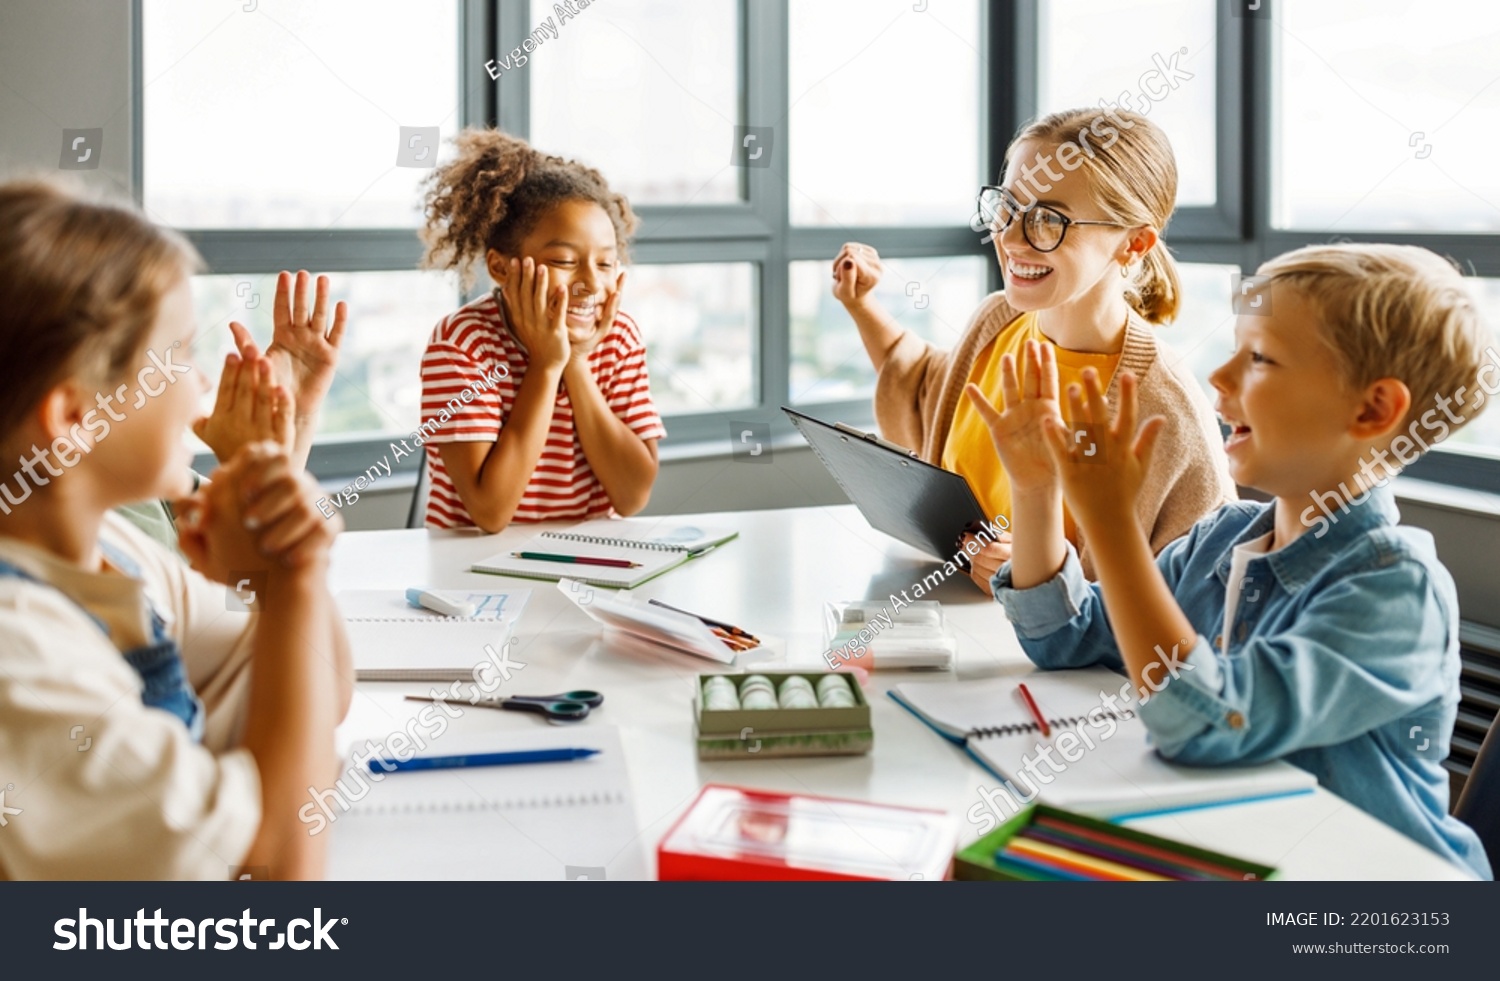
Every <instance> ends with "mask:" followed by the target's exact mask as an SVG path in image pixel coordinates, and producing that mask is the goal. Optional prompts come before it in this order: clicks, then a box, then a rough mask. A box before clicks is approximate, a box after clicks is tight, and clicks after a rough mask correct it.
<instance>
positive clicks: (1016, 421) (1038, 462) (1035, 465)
mask: <svg viewBox="0 0 1500 981" xmlns="http://www.w3.org/2000/svg"><path fill="white" fill-rule="evenodd" d="M1025 356H1026V366H1025V370H1024V371H1023V372H1022V377H1021V378H1017V376H1016V360H1015V358H1013V357H1011V356H1010V355H1009V354H1006V355H1003V356H1002V357H1001V359H1000V386H1001V393H1002V394H1003V395H1004V396H1005V411H1004V412H1001V411H999V410H997V409H996V408H995V407H994V406H993V405H991V404H990V401H989V400H988V399H987V398H985V397H984V392H982V391H981V390H980V388H979V386H978V385H975V384H973V383H972V382H971V383H970V384H969V385H968V387H967V388H966V389H965V391H966V392H967V394H968V396H969V400H970V401H971V402H973V403H974V408H975V409H976V410H978V412H979V416H980V418H981V419H983V420H984V424H985V426H986V427H988V428H989V431H990V439H991V440H993V441H994V444H995V452H996V453H998V454H999V455H1000V462H1001V463H1002V464H1004V466H1005V473H1006V475H1007V476H1008V477H1009V478H1010V486H1011V492H1012V494H1014V495H1021V494H1029V493H1037V492H1047V491H1051V490H1055V489H1056V487H1057V479H1058V478H1057V469H1056V466H1055V465H1054V463H1053V459H1052V453H1051V451H1050V450H1049V448H1048V444H1049V442H1050V437H1049V432H1048V429H1047V427H1048V425H1049V424H1050V423H1054V422H1055V423H1056V424H1057V425H1059V426H1061V425H1062V413H1061V412H1060V411H1059V408H1058V402H1057V355H1056V354H1055V353H1054V351H1053V349H1052V345H1050V344H1039V343H1037V342H1036V341H1027V342H1026V351H1025Z"/></svg>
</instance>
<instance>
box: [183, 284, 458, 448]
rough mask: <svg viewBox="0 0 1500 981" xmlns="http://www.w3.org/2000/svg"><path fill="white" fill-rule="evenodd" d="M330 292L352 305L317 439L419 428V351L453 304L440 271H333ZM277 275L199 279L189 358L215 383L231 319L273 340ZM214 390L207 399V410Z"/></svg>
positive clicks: (230, 345)
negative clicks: (191, 353)
mask: <svg viewBox="0 0 1500 981" xmlns="http://www.w3.org/2000/svg"><path fill="white" fill-rule="evenodd" d="M328 279H329V283H328V285H329V295H330V297H336V298H338V299H341V300H344V301H346V302H347V303H348V304H349V311H350V314H349V321H348V327H347V330H346V333H345V335H344V342H343V346H342V351H341V354H340V357H339V371H338V375H337V376H336V377H335V378H334V381H333V387H332V388H331V389H330V390H329V393H328V398H327V399H326V400H325V401H324V403H323V410H322V412H321V414H320V418H319V420H318V423H319V424H318V436H319V437H320V438H324V439H326V438H330V437H336V438H343V439H346V440H347V439H357V438H360V437H372V438H373V437H377V436H379V435H381V434H388V433H393V432H394V433H405V432H410V431H411V430H413V429H415V428H417V425H418V422H419V419H418V411H419V408H420V403H421V396H422V380H421V371H420V368H421V363H422V352H423V351H424V350H425V349H426V347H427V337H428V335H429V334H430V333H431V332H432V328H433V327H434V326H436V325H437V322H438V321H439V320H440V319H442V318H443V317H444V316H446V315H447V314H449V313H452V312H453V310H454V309H455V295H456V294H455V292H454V289H453V284H452V282H451V280H450V279H449V278H448V277H447V276H445V275H439V274H437V273H431V272H415V271H410V270H408V271H385V272H361V273H332V274H330V275H329V277H328ZM275 296H276V275H275V274H270V275H247V276H225V275H209V276H197V277H195V278H194V280H193V306H194V310H195V312H196V313H197V316H198V334H197V337H196V338H195V340H194V343H193V358H194V360H195V361H197V363H198V367H199V369H200V370H202V371H203V372H204V373H205V374H206V375H207V376H208V378H209V379H210V381H211V382H212V384H213V387H214V389H215V390H216V389H217V387H218V379H219V373H220V371H221V370H222V369H223V366H224V356H225V355H226V354H228V353H229V352H230V351H232V350H234V341H233V338H232V337H231V336H230V333H229V322H230V321H231V320H237V321H239V322H240V323H242V324H244V325H245V326H246V327H248V328H250V332H251V333H252V334H254V335H255V338H256V340H257V341H258V342H259V343H260V346H261V347H262V348H264V347H265V346H266V344H268V343H269V342H270V338H271V307H272V302H273V300H274V298H275ZM213 399H214V392H213V391H210V392H209V393H208V394H207V395H205V396H204V410H205V411H207V410H208V409H209V408H211V407H212V406H213Z"/></svg>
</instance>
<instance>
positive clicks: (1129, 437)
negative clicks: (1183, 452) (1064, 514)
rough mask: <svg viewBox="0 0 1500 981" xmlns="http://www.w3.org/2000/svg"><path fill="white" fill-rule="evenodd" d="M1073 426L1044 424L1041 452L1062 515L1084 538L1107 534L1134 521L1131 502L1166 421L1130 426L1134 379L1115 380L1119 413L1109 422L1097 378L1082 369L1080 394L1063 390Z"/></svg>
mask: <svg viewBox="0 0 1500 981" xmlns="http://www.w3.org/2000/svg"><path fill="white" fill-rule="evenodd" d="M1068 407H1069V411H1070V412H1071V414H1072V417H1073V425H1072V426H1071V427H1069V426H1066V425H1064V424H1063V422H1062V421H1061V420H1060V419H1058V420H1049V421H1048V422H1047V430H1048V433H1047V435H1048V440H1047V446H1048V449H1049V450H1050V451H1051V453H1052V460H1053V463H1054V465H1055V466H1056V467H1057V473H1058V477H1059V478H1060V479H1061V481H1062V489H1063V498H1064V500H1066V501H1067V505H1068V510H1069V511H1070V512H1072V514H1073V517H1074V518H1075V519H1076V520H1077V521H1078V524H1079V526H1080V527H1081V528H1083V529H1084V531H1085V534H1086V535H1088V534H1089V533H1090V532H1093V533H1095V534H1101V533H1107V531H1108V530H1109V529H1110V528H1111V527H1123V526H1125V525H1128V524H1129V523H1130V522H1133V521H1134V520H1135V501H1136V498H1137V496H1138V495H1139V494H1140V490H1141V485H1142V484H1143V483H1144V482H1145V479H1146V469H1147V467H1149V466H1150V465H1151V454H1152V452H1153V451H1154V450H1155V447H1156V440H1157V437H1158V436H1160V435H1161V431H1162V429H1163V427H1165V426H1166V424H1167V420H1166V419H1164V418H1163V417H1161V416H1153V417H1152V418H1150V419H1147V420H1146V421H1145V422H1144V423H1141V424H1140V427H1139V429H1137V426H1136V414H1137V411H1138V410H1137V406H1136V378H1135V375H1134V374H1132V373H1131V372H1129V371H1126V372H1122V373H1121V375H1120V411H1119V413H1118V414H1117V415H1116V416H1115V418H1114V420H1113V422H1110V412H1109V404H1108V403H1107V402H1106V401H1105V399H1104V386H1103V385H1102V384H1101V383H1100V381H1099V374H1098V372H1096V371H1094V369H1092V368H1085V369H1084V372H1083V390H1082V391H1080V390H1079V387H1078V386H1077V385H1069V386H1068Z"/></svg>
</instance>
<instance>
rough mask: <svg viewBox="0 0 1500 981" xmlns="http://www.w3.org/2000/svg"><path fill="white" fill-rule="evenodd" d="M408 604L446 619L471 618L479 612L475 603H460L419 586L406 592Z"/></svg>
mask: <svg viewBox="0 0 1500 981" xmlns="http://www.w3.org/2000/svg"><path fill="white" fill-rule="evenodd" d="M406 602H408V603H410V604H411V605H412V606H420V607H421V608H422V609H424V610H431V611H432V612H433V613H441V614H442V615H443V616H445V617H471V616H473V615H474V614H475V613H476V612H477V610H476V608H475V606H474V604H473V603H460V602H458V601H457V600H451V599H448V598H447V597H446V596H440V595H438V594H437V593H434V592H432V591H431V590H427V589H422V588H421V587H419V586H413V587H412V588H411V589H408V590H407V591H406Z"/></svg>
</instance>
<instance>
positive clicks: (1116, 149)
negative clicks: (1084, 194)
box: [1005, 109, 1182, 324]
mask: <svg viewBox="0 0 1500 981" xmlns="http://www.w3.org/2000/svg"><path fill="white" fill-rule="evenodd" d="M1025 140H1034V141H1037V142H1040V143H1049V144H1053V145H1057V146H1061V145H1063V144H1069V143H1071V144H1073V145H1074V146H1075V147H1077V149H1078V150H1079V151H1080V153H1079V155H1078V156H1077V157H1076V158H1075V159H1077V161H1078V163H1077V165H1076V166H1077V168H1078V169H1080V170H1082V171H1084V172H1085V173H1087V174H1088V177H1089V181H1088V184H1089V192H1090V195H1091V197H1092V198H1093V200H1094V203H1095V204H1097V205H1098V206H1099V208H1100V209H1101V210H1102V211H1103V212H1104V213H1105V215H1106V216H1107V217H1108V219H1109V220H1110V221H1116V222H1119V223H1120V224H1122V225H1129V226H1136V225H1150V226H1151V227H1152V228H1154V229H1156V231H1157V234H1158V235H1160V234H1161V233H1162V232H1163V231H1164V230H1165V229H1166V227H1167V222H1168V221H1170V220H1171V218H1172V211H1173V210H1174V209H1175V208H1176V206H1177V158H1176V157H1175V156H1173V154H1172V144H1171V142H1170V141H1168V140H1167V134H1166V133H1164V132H1162V130H1161V127H1160V126H1157V125H1156V124H1155V123H1153V122H1151V121H1150V120H1149V119H1147V118H1146V117H1145V116H1142V115H1141V114H1140V113H1136V112H1130V111H1129V110H1125V109H1064V110H1062V111H1061V112H1054V113H1052V114H1050V115H1047V116H1043V117H1041V118H1040V119H1036V120H1033V121H1032V122H1031V123H1029V124H1027V125H1026V126H1025V127H1024V128H1022V130H1021V132H1019V133H1017V134H1016V138H1015V139H1014V140H1012V141H1011V144H1010V149H1008V150H1006V153H1005V162H1006V164H1007V166H1008V165H1009V164H1010V156H1011V153H1012V151H1014V150H1015V148H1016V147H1017V146H1019V145H1020V144H1021V143H1022V142H1023V141H1025ZM1064 166H1065V167H1066V169H1069V170H1072V169H1074V168H1072V167H1067V165H1066V164H1064ZM1124 285H1125V300H1126V302H1128V303H1129V304H1130V305H1131V307H1132V308H1134V309H1135V311H1136V312H1137V313H1139V314H1140V315H1141V316H1142V317H1144V318H1145V319H1146V320H1147V321H1148V322H1150V323H1153V324H1165V323H1170V322H1171V321H1172V319H1173V318H1174V317H1176V316H1177V310H1178V307H1179V305H1180V303H1181V299H1182V282H1181V280H1180V279H1179V278H1178V275H1177V262H1176V260H1174V259H1173V258H1172V254H1171V252H1169V251H1168V250H1167V245H1166V243H1165V242H1164V241H1161V240H1160V238H1158V240H1157V243H1156V245H1155V246H1153V247H1152V248H1151V249H1150V251H1148V252H1147V253H1146V254H1145V255H1144V256H1142V257H1141V269H1140V272H1138V273H1134V274H1132V275H1131V276H1130V277H1129V278H1128V279H1126V280H1125V283H1124Z"/></svg>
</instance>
